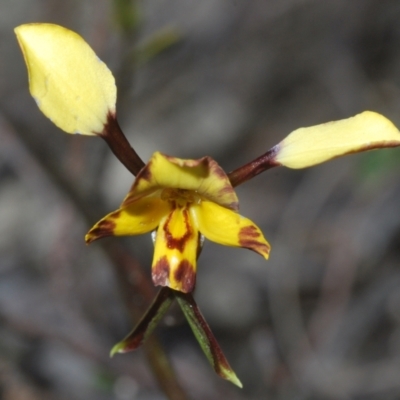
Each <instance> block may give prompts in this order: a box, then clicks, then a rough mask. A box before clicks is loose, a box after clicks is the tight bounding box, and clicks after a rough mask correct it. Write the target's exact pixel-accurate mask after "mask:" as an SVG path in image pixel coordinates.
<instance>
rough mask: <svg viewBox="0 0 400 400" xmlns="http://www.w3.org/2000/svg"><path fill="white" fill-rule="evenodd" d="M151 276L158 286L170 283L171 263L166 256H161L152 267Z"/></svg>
mask: <svg viewBox="0 0 400 400" xmlns="http://www.w3.org/2000/svg"><path fill="white" fill-rule="evenodd" d="M151 276H152V278H153V283H154V285H156V286H168V285H169V263H168V258H167V257H166V256H164V257H161V258H160V259H159V260H158V261H157V262H156V263H155V264H154V265H153V267H152V270H151Z"/></svg>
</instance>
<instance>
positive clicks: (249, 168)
mask: <svg viewBox="0 0 400 400" xmlns="http://www.w3.org/2000/svg"><path fill="white" fill-rule="evenodd" d="M278 151H279V145H276V146H274V147H272V149H269V150H268V151H267V152H266V153H264V154H263V155H262V156H260V157H258V158H256V159H255V160H253V161H250V162H249V163H247V164H245V165H243V166H242V167H239V168H237V169H235V170H234V171H232V172H229V174H228V178H229V180H230V181H231V184H232V186H238V185H240V184H242V183H243V182H246V181H248V180H249V179H251V178H254V177H255V176H257V175H258V174H261V172H264V171H266V170H268V169H271V168H273V167H278V166H279V165H280V164H279V163H278V162H276V161H275V156H276V154H277V152H278Z"/></svg>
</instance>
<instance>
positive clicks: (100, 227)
mask: <svg viewBox="0 0 400 400" xmlns="http://www.w3.org/2000/svg"><path fill="white" fill-rule="evenodd" d="M120 213H121V211H116V212H115V213H113V214H112V219H117V218H118V217H119V215H120ZM112 219H111V218H110V217H109V218H107V219H104V220H102V221H100V222H99V223H98V224H97V225H96V227H95V228H93V229H91V230H90V231H89V232H88V234H87V235H86V243H87V244H89V243H92V242H94V241H95V240H97V239H101V238H103V237H106V236H112V235H113V234H114V230H115V228H116V226H117V224H116V223H115V222H114V221H113V220H112Z"/></svg>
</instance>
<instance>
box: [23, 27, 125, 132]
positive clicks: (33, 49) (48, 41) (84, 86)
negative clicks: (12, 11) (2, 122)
mask: <svg viewBox="0 0 400 400" xmlns="http://www.w3.org/2000/svg"><path fill="white" fill-rule="evenodd" d="M15 33H16V35H17V39H18V42H19V44H20V46H21V49H22V52H23V55H24V58H25V62H26V65H27V68H28V74H29V88H30V92H31V94H32V96H33V97H34V99H35V100H36V103H37V104H38V106H39V108H40V110H41V111H42V112H43V113H44V114H45V115H46V116H47V117H48V118H50V119H51V120H52V121H53V122H54V124H56V125H57V126H58V127H59V128H61V129H62V130H64V131H65V132H68V133H81V134H84V135H94V134H96V133H101V132H102V131H103V128H104V125H105V124H106V122H107V116H108V115H109V114H111V115H114V114H115V102H116V95H117V89H116V87H115V80H114V77H113V75H112V73H111V72H110V70H109V69H108V68H107V66H106V65H105V64H104V63H103V62H102V61H101V60H99V58H98V57H97V56H96V54H95V53H94V52H93V50H92V49H91V48H90V46H89V45H88V44H87V43H86V42H85V41H84V40H83V39H82V38H81V37H80V36H79V35H78V34H77V33H75V32H72V31H70V30H68V29H66V28H63V27H61V26H58V25H53V24H26V25H21V26H19V27H17V28H16V29H15Z"/></svg>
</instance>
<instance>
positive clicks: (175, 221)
mask: <svg viewBox="0 0 400 400" xmlns="http://www.w3.org/2000/svg"><path fill="white" fill-rule="evenodd" d="M198 243H199V233H198V230H197V227H196V226H195V225H194V224H193V221H192V218H191V215H190V212H189V211H188V209H187V208H186V207H184V208H181V207H178V208H176V209H174V210H173V211H172V212H171V213H170V214H169V215H168V216H166V217H165V218H163V220H162V221H161V223H160V225H159V227H158V229H157V236H156V243H155V249H154V258H153V266H152V277H153V282H154V284H155V285H156V286H169V287H170V288H171V289H174V290H179V291H181V292H185V293H189V292H191V291H192V290H193V289H194V287H195V284H196V259H197V249H198Z"/></svg>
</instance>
